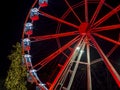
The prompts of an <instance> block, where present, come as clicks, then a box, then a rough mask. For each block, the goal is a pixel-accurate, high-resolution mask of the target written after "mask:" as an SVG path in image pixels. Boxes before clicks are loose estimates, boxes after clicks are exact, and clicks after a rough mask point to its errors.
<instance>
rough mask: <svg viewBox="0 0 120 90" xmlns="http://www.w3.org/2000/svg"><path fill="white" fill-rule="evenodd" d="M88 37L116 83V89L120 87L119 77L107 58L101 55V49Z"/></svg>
mask: <svg viewBox="0 0 120 90" xmlns="http://www.w3.org/2000/svg"><path fill="white" fill-rule="evenodd" d="M89 37H90V38H91V41H92V42H93V44H94V46H95V47H96V50H97V51H98V53H99V55H100V56H101V58H102V59H103V61H104V63H105V65H106V67H107V68H108V70H109V72H110V73H111V75H112V76H113V78H114V80H115V81H116V83H117V85H118V87H120V75H119V74H118V72H117V71H116V70H115V68H114V67H113V65H112V64H111V63H110V61H109V60H108V58H107V57H106V56H105V54H104V53H103V51H102V49H101V48H100V46H99V45H98V44H97V42H96V40H95V39H94V38H93V37H92V36H91V35H89Z"/></svg>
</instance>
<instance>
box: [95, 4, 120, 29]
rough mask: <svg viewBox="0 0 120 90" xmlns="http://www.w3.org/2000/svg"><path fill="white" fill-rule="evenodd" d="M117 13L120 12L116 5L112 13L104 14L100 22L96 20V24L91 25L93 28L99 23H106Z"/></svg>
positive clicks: (119, 6) (119, 7)
mask: <svg viewBox="0 0 120 90" xmlns="http://www.w3.org/2000/svg"><path fill="white" fill-rule="evenodd" d="M118 11H120V5H118V6H117V7H116V8H115V9H113V10H112V11H110V12H109V13H108V14H106V15H105V16H104V17H102V18H101V19H100V20H98V21H97V22H95V23H94V24H93V26H94V27H97V26H99V25H100V24H101V23H103V22H104V21H106V20H107V19H108V18H110V17H111V16H112V15H114V14H116V13H117V12H118Z"/></svg>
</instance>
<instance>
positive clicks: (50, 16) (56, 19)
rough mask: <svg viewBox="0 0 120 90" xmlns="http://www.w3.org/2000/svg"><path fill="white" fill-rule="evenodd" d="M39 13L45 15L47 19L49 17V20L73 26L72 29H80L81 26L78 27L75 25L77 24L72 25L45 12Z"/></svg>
mask: <svg viewBox="0 0 120 90" xmlns="http://www.w3.org/2000/svg"><path fill="white" fill-rule="evenodd" d="M39 12H40V13H41V15H43V16H45V17H47V18H50V19H53V20H55V21H58V22H61V23H63V24H66V25H68V26H71V27H74V28H76V29H79V26H77V25H75V24H72V23H70V22H67V21H65V20H63V19H60V18H57V17H55V16H53V15H50V14H47V13H45V12H43V11H39Z"/></svg>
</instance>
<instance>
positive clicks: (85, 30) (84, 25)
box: [78, 22, 89, 35]
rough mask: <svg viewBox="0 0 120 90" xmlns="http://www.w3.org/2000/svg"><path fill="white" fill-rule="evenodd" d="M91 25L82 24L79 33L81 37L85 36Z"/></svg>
mask: <svg viewBox="0 0 120 90" xmlns="http://www.w3.org/2000/svg"><path fill="white" fill-rule="evenodd" d="M88 26H89V23H88V22H83V23H82V24H80V27H79V30H78V31H79V33H80V35H85V34H86V32H87V29H88Z"/></svg>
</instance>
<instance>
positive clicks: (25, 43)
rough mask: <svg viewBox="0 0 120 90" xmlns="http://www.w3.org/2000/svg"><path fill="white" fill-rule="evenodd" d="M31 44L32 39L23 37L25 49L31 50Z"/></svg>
mask: <svg viewBox="0 0 120 90" xmlns="http://www.w3.org/2000/svg"><path fill="white" fill-rule="evenodd" d="M30 44H31V41H30V39H29V38H25V39H23V46H24V50H25V51H29V50H30Z"/></svg>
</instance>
